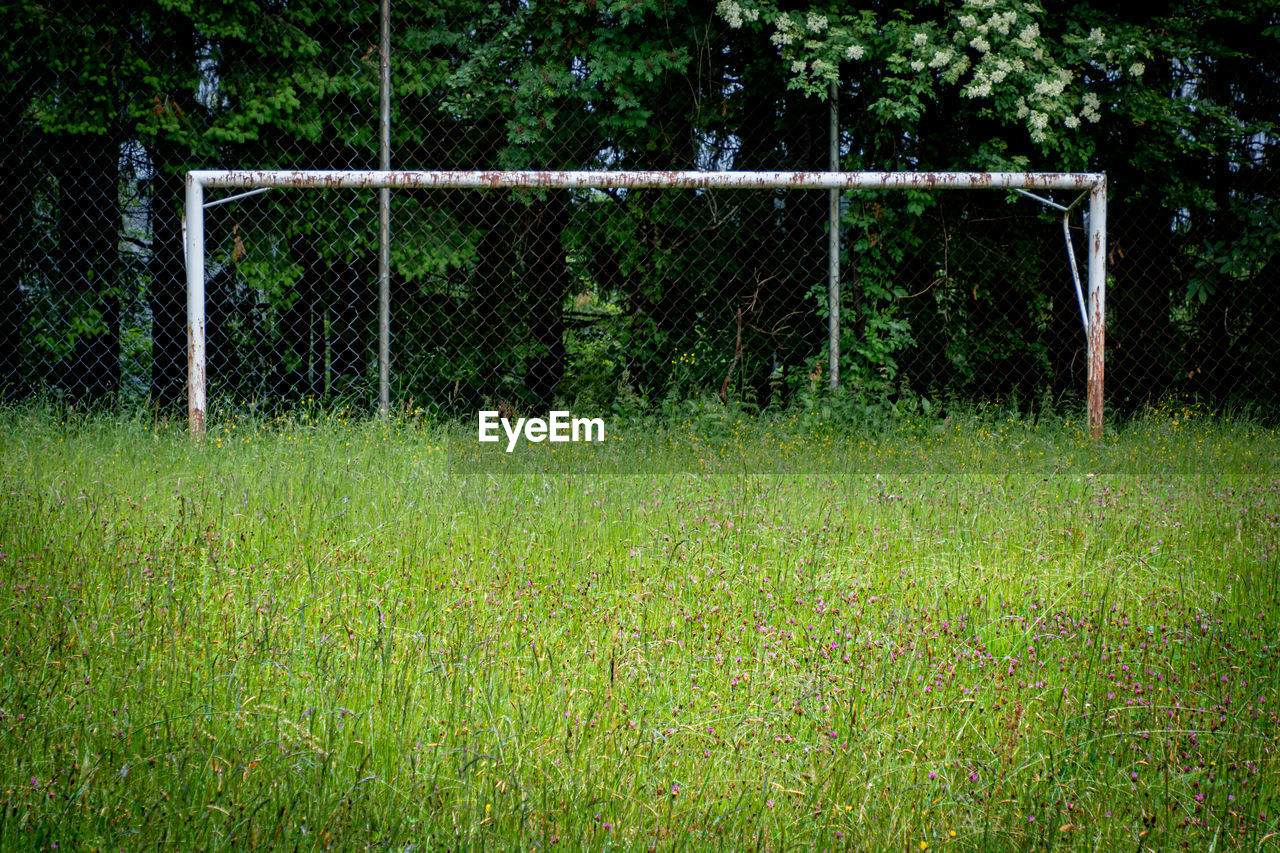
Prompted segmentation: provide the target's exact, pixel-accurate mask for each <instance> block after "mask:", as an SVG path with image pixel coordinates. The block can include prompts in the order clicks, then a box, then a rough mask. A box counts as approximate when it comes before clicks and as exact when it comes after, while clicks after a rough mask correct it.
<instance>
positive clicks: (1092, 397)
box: [1088, 175, 1107, 438]
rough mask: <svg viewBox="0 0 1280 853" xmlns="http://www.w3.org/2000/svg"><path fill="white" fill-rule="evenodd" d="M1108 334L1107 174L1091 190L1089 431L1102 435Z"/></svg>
mask: <svg viewBox="0 0 1280 853" xmlns="http://www.w3.org/2000/svg"><path fill="white" fill-rule="evenodd" d="M1106 338H1107V178H1106V176H1105V175H1101V176H1099V178H1098V180H1097V182H1096V183H1095V184H1094V185H1093V188H1092V190H1091V191H1090V193H1089V379H1088V384H1089V388H1088V402H1089V433H1090V434H1091V435H1092V436H1093V437H1094V438H1101V437H1102V426H1103V421H1102V374H1103V370H1102V367H1103V355H1104V351H1105V347H1106Z"/></svg>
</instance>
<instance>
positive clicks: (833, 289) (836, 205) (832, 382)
mask: <svg viewBox="0 0 1280 853" xmlns="http://www.w3.org/2000/svg"><path fill="white" fill-rule="evenodd" d="M837 93H838V89H837V87H836V83H835V81H834V80H833V81H831V83H830V85H829V87H828V89H827V97H828V100H829V102H830V122H831V124H830V128H829V131H828V137H829V141H828V146H829V149H830V150H829V151H828V167H829V169H830V170H831V171H832V172H839V171H840V106H839V104H838V103H837V102H836V96H837ZM827 199H828V210H827V388H828V389H829V390H832V391H834V390H836V388H838V387H840V190H838V189H832V190H828V191H827Z"/></svg>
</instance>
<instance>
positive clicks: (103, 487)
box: [0, 408, 1280, 850]
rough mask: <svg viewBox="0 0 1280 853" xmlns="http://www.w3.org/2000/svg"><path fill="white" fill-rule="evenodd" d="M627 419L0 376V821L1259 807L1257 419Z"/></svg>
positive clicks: (605, 824)
mask: <svg viewBox="0 0 1280 853" xmlns="http://www.w3.org/2000/svg"><path fill="white" fill-rule="evenodd" d="M615 426H617V430H616V431H615V432H614V433H612V434H611V436H610V440H609V441H608V442H607V443H606V444H605V445H603V446H599V447H596V448H592V449H590V452H591V453H592V454H595V455H594V456H591V457H589V458H587V461H588V462H589V463H590V464H589V465H585V464H584V463H583V458H584V457H575V459H574V460H573V463H572V464H551V463H549V462H548V460H549V459H550V458H551V457H550V456H549V455H548V453H547V452H546V451H548V450H549V447H547V446H543V447H540V448H526V449H525V450H524V451H522V452H519V453H517V454H513V457H515V458H516V461H514V462H513V461H511V460H509V459H507V458H505V456H503V457H501V458H499V457H483V456H478V455H476V453H475V450H476V447H475V444H474V432H472V431H470V430H468V429H466V428H463V427H447V426H446V427H441V426H435V425H431V424H418V423H415V422H414V421H413V420H412V419H402V420H399V421H396V422H393V423H390V424H380V423H376V422H370V421H364V420H356V421H348V420H347V419H345V418H344V417H343V416H342V414H341V413H323V412H313V413H309V414H300V415H297V416H295V417H293V418H290V419H285V420H277V421H273V422H258V421H252V420H235V419H232V420H226V421H223V422H221V423H219V424H217V425H216V426H215V428H214V429H213V430H212V431H211V432H210V436H209V438H208V440H206V441H205V442H203V443H201V444H196V443H193V442H192V441H191V440H189V439H188V438H187V436H186V435H185V434H184V432H183V430H182V427H181V426H180V425H164V424H161V425H156V424H152V423H150V422H147V421H145V420H131V419H127V418H123V419H121V418H117V419H111V418H107V417H101V418H87V419H78V420H72V421H70V422H67V421H59V420H58V418H57V417H56V416H54V415H51V414H50V413H49V412H48V411H45V410H40V409H27V410H20V411H10V412H7V413H3V414H0V478H2V479H0V486H2V488H3V498H0V580H2V583H3V585H2V586H0V623H2V624H3V629H2V630H0V635H2V640H0V642H3V646H4V649H3V672H2V673H0V743H2V744H3V749H2V750H0V797H2V800H0V804H2V808H0V847H3V848H4V849H6V850H8V849H53V846H54V845H55V844H56V845H57V846H58V849H64V850H65V849H94V848H101V849H112V850H115V849H151V848H156V847H160V846H169V847H172V848H175V849H194V848H205V849H226V848H249V847H256V846H275V847H282V848H294V847H300V848H308V849H309V848H312V847H330V846H332V847H334V848H357V847H363V846H377V847H380V848H382V847H386V848H390V849H400V850H408V849H415V850H421V849H437V848H444V849H462V848H479V847H485V848H519V849H529V848H534V847H538V848H540V849H548V848H550V847H552V846H553V845H556V846H558V847H564V848H570V849H576V848H586V847H590V848H595V849H604V848H619V849H645V848H648V847H651V846H657V847H658V848H660V849H706V848H715V849H744V848H752V849H757V848H758V849H767V850H775V849H813V848H822V849H832V848H839V849H843V848H846V847H847V848H851V849H859V848H872V849H881V848H890V849H899V850H901V849H904V848H909V849H912V850H919V849H924V848H925V847H926V846H927V847H929V848H935V849H940V848H948V849H950V848H956V849H961V848H974V847H981V848H983V849H993V850H1001V849H1009V850H1015V849H1018V850H1020V849H1030V848H1036V849H1046V848H1050V847H1063V848H1067V849H1075V848H1088V849H1104V850H1105V849H1118V848H1125V849H1139V848H1149V849H1157V850H1158V849H1197V850H1198V849H1207V848H1209V847H1211V846H1214V847H1217V848H1219V849H1224V848H1230V849H1262V848H1266V847H1268V846H1269V845H1270V844H1273V843H1275V840H1276V833H1277V831H1278V826H1280V823H1278V820H1277V818H1280V784H1278V782H1277V780H1278V779H1280V764H1278V763H1277V754H1278V751H1280V727H1278V726H1277V713H1280V707H1278V706H1280V690H1278V689H1277V671H1276V670H1277V663H1278V659H1277V647H1278V645H1280V635H1278V630H1280V620H1278V619H1277V606H1278V605H1280V578H1278V577H1277V554H1278V553H1280V537H1278V535H1277V529H1278V528H1277V525H1280V471H1278V466H1277V462H1278V457H1277V451H1278V450H1280V443H1278V442H1277V436H1276V434H1275V433H1274V431H1272V430H1270V429H1267V428H1264V427H1262V426H1259V425H1258V424H1256V423H1253V422H1250V421H1244V420H1238V421H1225V420H1219V419H1214V418H1210V417H1207V416H1204V415H1201V414H1198V413H1197V412H1195V411H1191V410H1187V409H1176V408H1167V409H1164V410H1161V411H1155V412H1152V413H1150V414H1149V415H1148V416H1146V417H1144V418H1142V419H1140V420H1137V421H1135V422H1133V423H1131V424H1128V425H1125V426H1124V427H1122V428H1121V429H1120V430H1119V431H1118V432H1113V433H1112V434H1111V435H1109V436H1108V437H1107V438H1106V439H1104V440H1103V441H1102V442H1100V443H1094V442H1090V441H1089V440H1088V438H1087V437H1086V435H1085V431H1084V429H1083V426H1082V425H1081V424H1080V423H1078V422H1074V421H1071V420H1068V419H1062V420H1042V421H1039V422H1030V421H1026V420H1023V419H1020V418H1019V417H1017V416H1016V415H1007V414H1004V413H1000V412H976V413H969V414H958V415H953V416H952V417H951V418H949V419H947V420H921V419H914V420H913V419H901V420H898V421H893V422H886V423H882V424H879V425H877V426H876V427H875V428H874V429H873V428H870V427H868V428H867V429H865V430H862V431H859V432H856V433H848V432H842V431H840V430H836V429H832V428H828V427H824V426H822V425H811V424H807V423H805V422H804V421H803V420H801V419H790V420H788V419H775V420H764V421H747V420H742V419H738V418H736V417H735V416H733V415H731V414H729V413H727V412H716V411H702V412H698V413H694V414H692V415H691V420H690V422H689V423H686V424H668V425H666V426H665V427H662V428H658V427H656V426H654V425H652V424H650V425H647V426H646V425H638V426H632V427H625V426H618V425H615ZM539 452H541V453H542V455H541V456H539V455H537V454H538V453H539ZM579 465H582V466H583V467H581V468H579V467H577V466H579Z"/></svg>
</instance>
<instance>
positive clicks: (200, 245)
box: [182, 172, 206, 438]
mask: <svg viewBox="0 0 1280 853" xmlns="http://www.w3.org/2000/svg"><path fill="white" fill-rule="evenodd" d="M182 215H183V230H184V231H185V232H186V234H185V235H184V237H185V240H186V244H185V245H184V246H183V249H184V251H185V253H186V256H187V258H186V260H187V424H188V426H189V429H190V430H191V435H192V437H194V438H203V437H204V428H205V411H206V402H205V387H204V383H205V336H204V186H203V185H202V184H201V183H200V181H199V180H198V179H197V178H196V176H195V175H193V174H191V173H190V172H188V173H187V198H186V210H185V211H183V214H182Z"/></svg>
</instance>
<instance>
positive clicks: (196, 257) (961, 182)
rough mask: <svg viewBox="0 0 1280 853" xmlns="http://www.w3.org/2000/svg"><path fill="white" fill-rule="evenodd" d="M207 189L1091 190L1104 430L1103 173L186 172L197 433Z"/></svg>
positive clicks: (1092, 298) (1098, 408)
mask: <svg viewBox="0 0 1280 853" xmlns="http://www.w3.org/2000/svg"><path fill="white" fill-rule="evenodd" d="M206 187H211V188H212V187H219V188H227V189H241V190H257V189H260V188H264V187H298V188H305V187H313V188H361V189H511V188H518V187H525V188H545V189H607V188H612V187H630V188H642V187H644V188H666V189H698V188H725V189H730V188H732V189H797V190H801V189H803V190H853V189H882V190H893V189H927V190H933V189H937V190H941V189H1009V190H1018V189H1021V190H1055V189H1056V190H1079V191H1085V192H1088V193H1089V237H1088V245H1089V266H1088V293H1089V302H1088V322H1087V328H1088V355H1089V373H1088V391H1087V399H1088V411H1089V428H1090V431H1091V432H1092V433H1093V435H1095V436H1099V435H1101V433H1102V426H1103V420H1102V414H1103V413H1102V385H1103V383H1102V377H1103V350H1104V346H1105V341H1106V298H1107V296H1106V294H1107V280H1106V279H1107V268H1106V263H1107V177H1106V175H1105V174H1102V173H1094V172H1070V173H1066V172H535V171H510V172H508V171H472V172H449V171H302V170H298V171H267V170H250V169H246V170H232V171H193V172H188V173H187V198H186V202H187V203H186V213H185V226H186V229H185V230H186V241H187V244H186V247H185V248H186V258H187V371H188V372H187V410H188V416H189V419H190V421H189V422H190V427H191V433H192V435H195V436H202V435H204V431H205V418H206V397H205V298H204V208H205V207H207V206H209V205H212V204H217V203H219V202H216V201H215V202H209V203H207V204H206V202H205V201H204V190H205V188H206Z"/></svg>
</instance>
